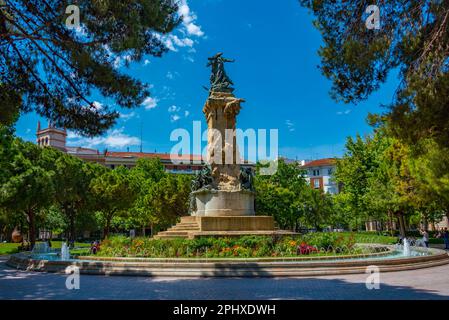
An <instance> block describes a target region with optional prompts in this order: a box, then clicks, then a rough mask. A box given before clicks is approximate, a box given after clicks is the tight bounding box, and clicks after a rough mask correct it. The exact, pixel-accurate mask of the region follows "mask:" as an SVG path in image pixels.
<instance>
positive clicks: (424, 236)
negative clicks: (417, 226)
mask: <svg viewBox="0 0 449 320" xmlns="http://www.w3.org/2000/svg"><path fill="white" fill-rule="evenodd" d="M420 233H421V235H422V241H423V242H424V244H425V245H426V247H427V248H428V247H429V233H428V232H427V231H426V230H424V229H422V230H420Z"/></svg>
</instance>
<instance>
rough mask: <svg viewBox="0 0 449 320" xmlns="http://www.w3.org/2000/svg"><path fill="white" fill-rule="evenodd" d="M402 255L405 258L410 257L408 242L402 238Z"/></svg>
mask: <svg viewBox="0 0 449 320" xmlns="http://www.w3.org/2000/svg"><path fill="white" fill-rule="evenodd" d="M402 252H403V254H404V256H405V257H410V256H411V253H410V242H409V241H408V239H407V238H404V240H403V251H402Z"/></svg>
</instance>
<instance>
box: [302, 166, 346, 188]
mask: <svg viewBox="0 0 449 320" xmlns="http://www.w3.org/2000/svg"><path fill="white" fill-rule="evenodd" d="M336 168H337V160H336V159H335V158H326V159H318V160H312V161H302V163H301V169H303V170H305V172H306V173H305V178H306V180H307V182H308V183H309V184H310V186H311V187H312V188H313V189H319V190H323V192H325V193H330V194H337V193H339V191H340V189H339V186H338V184H337V183H336V182H335V179H334V174H335V171H336Z"/></svg>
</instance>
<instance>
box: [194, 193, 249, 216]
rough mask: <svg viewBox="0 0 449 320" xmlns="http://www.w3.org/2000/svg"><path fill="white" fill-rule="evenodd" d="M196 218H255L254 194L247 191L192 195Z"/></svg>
mask: <svg viewBox="0 0 449 320" xmlns="http://www.w3.org/2000/svg"><path fill="white" fill-rule="evenodd" d="M192 194H193V195H194V197H195V201H196V211H195V212H193V213H192V215H194V216H223V217H229V216H254V215H255V212H254V192H251V191H246V190H236V191H223V190H200V191H195V192H193V193H192Z"/></svg>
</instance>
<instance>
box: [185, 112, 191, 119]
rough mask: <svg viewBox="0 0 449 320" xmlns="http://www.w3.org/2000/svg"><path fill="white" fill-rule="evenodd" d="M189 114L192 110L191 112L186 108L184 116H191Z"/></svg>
mask: <svg viewBox="0 0 449 320" xmlns="http://www.w3.org/2000/svg"><path fill="white" fill-rule="evenodd" d="M189 114H190V112H189V111H187V110H186V111H184V117H186V118H187V117H188V116H189Z"/></svg>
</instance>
